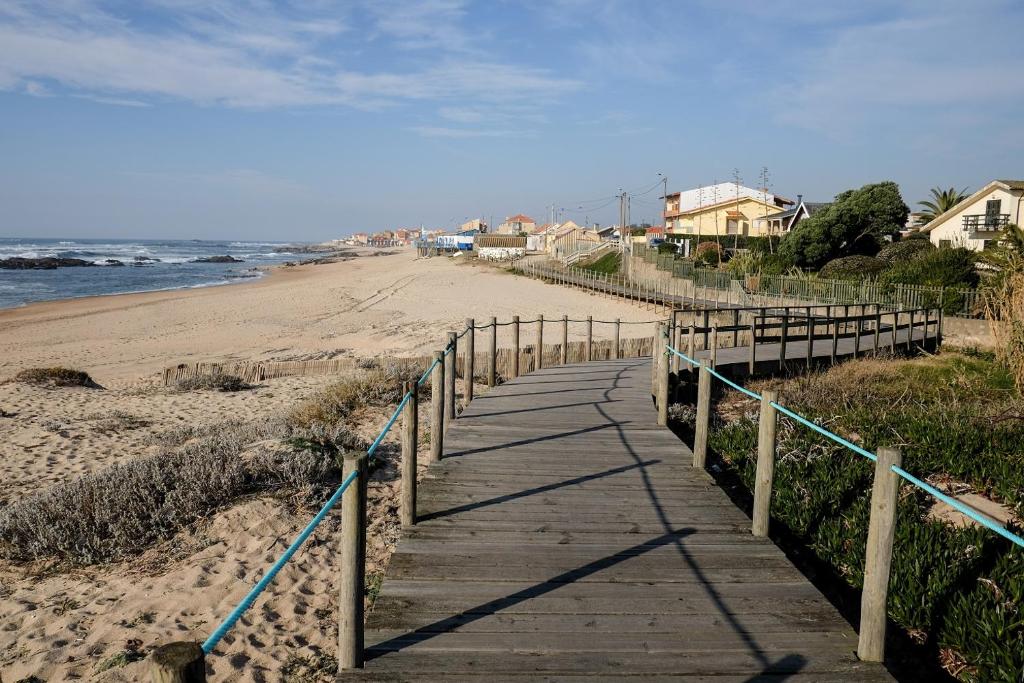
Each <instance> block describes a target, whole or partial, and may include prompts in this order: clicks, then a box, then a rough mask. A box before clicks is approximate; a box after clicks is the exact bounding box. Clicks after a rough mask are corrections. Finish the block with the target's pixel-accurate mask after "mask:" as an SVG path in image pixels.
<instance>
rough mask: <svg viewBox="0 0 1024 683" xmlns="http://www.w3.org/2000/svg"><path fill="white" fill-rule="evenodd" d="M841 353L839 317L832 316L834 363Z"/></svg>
mask: <svg viewBox="0 0 1024 683" xmlns="http://www.w3.org/2000/svg"><path fill="white" fill-rule="evenodd" d="M838 354H839V318H832V365H835V364H836V361H837V360H838V359H837V356H838Z"/></svg>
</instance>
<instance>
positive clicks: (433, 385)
mask: <svg viewBox="0 0 1024 683" xmlns="http://www.w3.org/2000/svg"><path fill="white" fill-rule="evenodd" d="M434 360H435V361H438V362H437V364H436V365H434V372H433V373H432V374H431V376H430V457H429V459H428V460H427V464H428V465H431V464H433V463H435V462H440V460H441V454H442V453H443V452H444V352H443V351H435V352H434Z"/></svg>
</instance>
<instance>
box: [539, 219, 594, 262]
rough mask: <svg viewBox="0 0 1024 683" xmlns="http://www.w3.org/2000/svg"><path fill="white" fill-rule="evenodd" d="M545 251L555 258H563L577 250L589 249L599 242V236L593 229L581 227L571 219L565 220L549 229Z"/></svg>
mask: <svg viewBox="0 0 1024 683" xmlns="http://www.w3.org/2000/svg"><path fill="white" fill-rule="evenodd" d="M549 235H550V236H549V238H548V245H547V252H548V253H549V254H551V255H552V256H554V257H555V258H565V257H566V256H570V255H571V254H574V253H576V252H578V251H589V250H590V249H593V248H594V247H595V246H596V245H598V244H600V243H601V236H600V235H598V234H597V231H595V230H587V229H586V228H581V227H580V226H579V225H577V224H576V223H574V222H573V221H566V222H564V223H562V224H561V225H559V226H557V227H556V228H554V230H552V231H549Z"/></svg>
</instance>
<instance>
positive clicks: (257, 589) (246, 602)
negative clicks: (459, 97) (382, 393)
mask: <svg viewBox="0 0 1024 683" xmlns="http://www.w3.org/2000/svg"><path fill="white" fill-rule="evenodd" d="M435 364H436V361H435ZM430 369H431V370H432V369H433V365H432V366H431V367H430ZM428 373H429V370H428ZM411 399H412V392H411V391H410V392H406V394H405V396H403V397H402V400H401V401H400V402H399V404H398V407H397V408H395V412H394V413H392V414H391V417H390V418H389V419H388V421H387V424H385V425H384V428H383V429H382V430H381V431H380V434H378V435H377V438H376V439H374V440H373V443H372V444H370V447H369V448H367V449H366V455H367V456H368V457H369V458H370V459H371V460H372V459H373V457H374V453H375V452H376V451H377V448H378V447H379V446H380V444H381V442H383V441H384V437H385V436H387V434H388V432H389V431H391V428H392V427H393V426H394V425H395V422H396V421H397V420H398V416H399V415H401V414H402V410H403V409H404V408H405V406H406V404H407V403H408V402H409V401H410V400H411ZM357 475H358V472H357V471H356V472H352V473H350V474H349V475H348V476H347V477H345V479H344V480H343V481H342V482H341V485H340V486H338V488H337V490H336V491H335V492H334V494H332V495H331V497H330V498H329V499H327V502H326V503H324V505H323V507H321V508H320V511H319V512H317V513H316V515H315V516H314V517H313V519H311V520H310V521H309V524H307V525H306V528H304V529H303V530H302V532H301V533H300V534H299V535H298V536H297V537H296V538H295V540H294V541H292V544H291V545H289V546H288V548H287V549H286V550H285V551H284V553H282V554H281V557H279V558H277V561H276V562H274V564H273V565H271V567H270V569H269V570H267V573H266V574H264V575H263V578H262V579H260V580H259V582H257V584H256V585H255V586H253V587H252V589H250V591H249V592H248V593H246V595H245V597H244V598H242V601H241V602H239V603H238V605H237V606H236V607H235V608H234V609H233V610H231V613H230V614H229V615H228V616H227V618H226V619H225V620H224V621H223V622H221V624H220V626H218V627H217V628H216V629H215V630H214V632H213V633H211V634H210V637H209V638H207V639H206V641H205V642H203V652H204V653H206V654H210V653H211V652H213V650H214V648H216V647H217V644H218V643H219V642H220V641H221V639H222V638H224V636H225V635H226V634H227V632H228V631H230V630H231V627H233V626H234V625H235V624H236V623H237V622H238V620H239V619H240V618H241V617H242V615H243V614H245V612H246V611H247V610H248V609H249V608H250V607H252V604H253V602H255V601H256V598H258V597H259V596H260V594H261V593H262V592H263V591H264V590H266V588H267V586H269V585H270V583H271V582H272V581H273V580H274V577H275V576H277V573H278V572H280V571H281V569H282V568H283V567H284V566H285V565H286V564H287V563H288V560H290V559H291V558H292V555H294V554H295V552H296V551H297V550H298V549H299V548H300V547H301V546H302V544H303V543H305V542H306V540H307V539H308V538H309V537H310V536H311V535H312V534H313V531H315V530H316V528H317V526H319V525H320V522H322V521H324V518H325V517H327V514H328V513H329V512H330V511H331V509H332V508H334V506H335V505H337V504H338V501H339V500H341V496H342V494H343V493H345V489H347V488H348V487H349V486H350V485H351V484H352V482H353V481H355V479H356V476H357Z"/></svg>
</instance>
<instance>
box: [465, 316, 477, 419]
mask: <svg viewBox="0 0 1024 683" xmlns="http://www.w3.org/2000/svg"><path fill="white" fill-rule="evenodd" d="M475 326H476V321H475V320H473V319H472V318H466V350H465V351H464V352H463V354H462V407H463V408H466V407H467V406H469V404H470V403H471V402H472V401H473V372H474V367H473V365H474V361H475V360H476V329H475Z"/></svg>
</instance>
